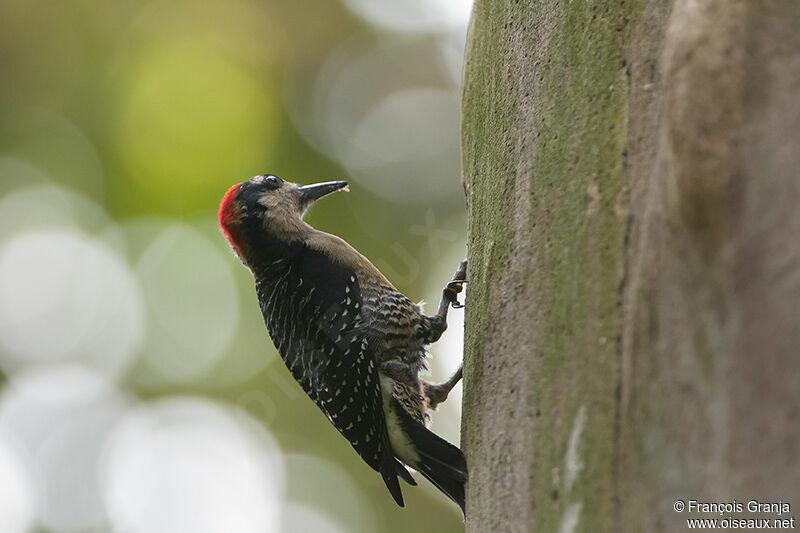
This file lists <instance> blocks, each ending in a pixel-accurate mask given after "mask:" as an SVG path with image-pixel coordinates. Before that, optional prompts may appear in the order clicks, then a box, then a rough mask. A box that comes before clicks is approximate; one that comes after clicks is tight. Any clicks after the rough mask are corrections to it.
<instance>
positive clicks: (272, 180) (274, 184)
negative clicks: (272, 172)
mask: <svg viewBox="0 0 800 533" xmlns="http://www.w3.org/2000/svg"><path fill="white" fill-rule="evenodd" d="M281 181H282V180H281V179H280V178H279V177H277V176H267V177H266V178H264V183H265V184H266V185H267V187H269V188H270V189H277V188H278V187H280V185H281Z"/></svg>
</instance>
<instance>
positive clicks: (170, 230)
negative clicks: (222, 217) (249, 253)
mask: <svg viewBox="0 0 800 533" xmlns="http://www.w3.org/2000/svg"><path fill="white" fill-rule="evenodd" d="M233 263H234V262H233V261H231V260H230V257H228V256H226V255H225V254H223V253H222V251H221V250H220V249H219V248H218V247H215V246H213V245H212V244H211V243H210V242H209V241H208V239H206V238H205V237H204V236H203V235H202V234H201V233H200V232H198V231H197V230H195V229H193V228H191V227H190V226H187V225H184V224H177V223H176V224H173V225H171V226H167V227H166V228H165V229H163V230H162V231H161V232H160V233H159V234H158V235H157V236H156V237H155V239H153V241H152V242H151V243H150V244H149V246H148V247H147V249H146V250H145V251H144V253H143V254H142V256H141V257H140V259H139V261H138V263H137V266H136V271H137V273H138V275H139V280H140V282H141V285H142V287H143V290H144V295H145V301H146V303H147V308H148V311H149V328H148V329H149V332H150V335H149V337H148V340H147V343H146V346H145V351H144V358H145V360H146V362H147V364H148V368H150V369H152V370H154V371H155V372H156V373H157V374H158V375H159V376H160V377H161V378H162V379H164V380H166V381H167V382H171V383H174V382H189V381H192V380H196V379H199V378H200V377H202V376H204V375H205V374H206V373H207V372H208V371H209V370H210V369H211V368H212V367H213V366H214V365H215V364H217V363H219V362H220V361H221V360H222V358H223V357H224V355H225V350H226V349H227V347H228V346H229V344H230V342H231V339H232V337H233V334H234V332H235V330H236V327H237V325H238V323H239V299H238V291H237V287H236V284H235V283H234V279H233V274H232V273H231V267H232V266H235V265H234V264H233Z"/></svg>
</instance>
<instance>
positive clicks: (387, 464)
mask: <svg viewBox="0 0 800 533" xmlns="http://www.w3.org/2000/svg"><path fill="white" fill-rule="evenodd" d="M387 440H388V439H387ZM386 444H387V446H388V442H387V443H386ZM389 449H391V448H389ZM398 466H402V465H400V464H399V463H398V462H397V460H396V459H395V458H394V457H393V456H392V454H391V453H390V452H387V453H386V454H385V455H384V459H383V464H382V465H381V477H382V478H383V482H384V483H386V488H387V489H389V492H390V493H391V495H392V498H394V501H395V502H397V505H399V506H400V507H405V506H406V504H405V502H404V501H403V491H402V490H400V482H399V481H397V475H398V474H399V472H398V468H397V467H398ZM403 470H405V468H403ZM406 475H407V476H408V477H411V474H409V473H408V471H407V470H406ZM400 477H403V476H402V474H400ZM403 479H405V478H403Z"/></svg>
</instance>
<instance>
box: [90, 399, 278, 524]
mask: <svg viewBox="0 0 800 533" xmlns="http://www.w3.org/2000/svg"><path fill="white" fill-rule="evenodd" d="M103 463H104V474H103V479H104V486H105V491H104V495H105V498H106V506H107V509H108V514H109V518H110V522H111V526H112V528H113V529H114V530H115V531H125V532H129V533H139V532H141V533H161V532H164V533H182V532H186V533H205V532H209V533H216V532H219V531H225V532H226V533H228V532H229V533H249V532H253V533H257V532H258V533H261V532H263V531H277V529H278V525H279V521H280V516H279V513H280V498H281V494H282V490H283V483H284V481H283V479H284V478H283V475H284V474H283V466H282V462H281V458H280V454H279V451H278V448H277V445H276V444H275V443H274V441H273V440H272V438H271V437H270V436H269V435H268V434H267V433H266V432H265V431H264V430H263V429H261V427H260V426H259V425H258V424H257V423H256V422H254V421H253V420H251V419H248V418H245V417H244V416H243V415H241V414H239V413H237V414H233V413H232V412H231V411H230V410H229V409H226V408H224V407H222V406H220V405H217V404H215V403H212V402H210V401H208V400H203V399H199V398H189V397H183V398H170V399H167V400H161V401H158V402H154V403H151V404H145V405H143V406H142V407H140V408H139V409H137V410H135V411H133V412H132V413H131V414H130V415H129V416H127V417H125V418H124V419H123V420H121V421H120V423H119V426H118V427H117V429H116V431H115V432H114V434H113V435H112V437H111V438H110V439H109V440H108V443H107V449H106V452H105V454H104V461H103Z"/></svg>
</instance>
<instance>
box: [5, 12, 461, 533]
mask: <svg viewBox="0 0 800 533" xmlns="http://www.w3.org/2000/svg"><path fill="white" fill-rule="evenodd" d="M470 4H471V2H470V1H469V0H417V1H415V2H396V1H393V0H342V2H334V1H330V0H317V1H307V2H294V1H292V0H276V1H265V2H254V1H245V0H225V1H223V0H215V1H205V2H200V1H193V0H188V1H187V0H170V1H166V0H157V1H151V2H96V1H88V0H83V1H81V0H74V1H67V2H52V1H49V2H48V1H39V0H31V1H21V0H6V1H4V2H2V3H0V116H2V120H1V121H0V530H2V531H3V532H6V533H16V532H29V531H37V532H38V531H51V532H61V531H65V532H78V531H80V532H94V531H98V532H100V531H125V532H148V533H150V532H161V531H163V532H180V531H187V532H204V531H209V532H217V531H224V532H250V531H253V532H264V531H282V532H295V531H315V532H328V531H332V532H340V531H341V532H349V531H356V532H361V531H363V532H393V531H410V530H413V531H415V532H418V533H421V532H426V531H432V532H433V531H436V532H447V531H460V530H462V529H463V524H462V522H461V517H460V513H459V512H458V510H457V507H456V506H455V505H454V504H452V503H451V502H449V500H447V499H446V498H445V497H443V496H441V495H440V494H439V493H438V492H437V491H436V490H435V489H434V488H433V487H432V486H430V484H428V483H427V482H425V481H424V480H422V479H421V477H420V476H418V475H417V476H416V477H417V478H418V479H419V480H420V486H419V487H416V488H412V487H407V486H405V485H404V492H405V495H406V505H407V508H406V510H401V509H398V508H397V507H396V506H395V504H394V503H393V501H392V499H391V498H390V497H389V495H388V493H387V491H386V489H385V488H384V486H383V483H382V481H381V479H380V477H379V475H378V474H376V473H374V472H373V471H371V470H370V469H369V468H368V467H367V466H366V465H364V464H363V463H362V461H361V460H360V459H359V458H358V457H357V456H356V454H355V452H353V450H352V449H351V448H350V446H349V445H348V444H347V443H346V441H345V440H344V439H342V438H341V437H340V436H339V434H338V433H337V432H336V431H335V430H334V429H333V427H332V426H331V425H330V424H329V423H328V421H327V420H326V419H325V418H324V416H322V414H321V413H320V412H319V411H318V410H317V408H316V407H315V406H314V405H313V404H312V403H311V401H310V400H308V399H307V398H306V397H305V395H303V393H302V392H301V390H300V389H299V387H298V386H297V385H296V384H295V383H294V382H293V380H292V379H291V377H290V376H289V374H288V372H287V371H286V369H285V368H284V366H283V363H282V362H281V361H280V359H279V358H278V356H277V354H276V353H275V351H274V348H273V347H272V344H271V342H270V341H269V339H268V337H267V334H266V330H265V328H264V325H263V323H262V319H261V316H260V312H259V309H258V305H257V301H256V297H255V292H254V290H253V282H252V278H251V276H250V274H249V272H247V271H246V270H245V269H244V268H243V267H242V266H241V265H240V264H239V263H238V261H237V260H236V259H235V258H234V256H233V255H232V254H231V253H230V251H229V250H228V248H227V245H226V243H225V242H224V239H223V238H222V237H221V236H220V235H219V233H218V230H217V228H216V209H217V205H218V202H219V200H220V198H221V197H222V195H223V194H224V192H225V191H226V190H227V188H228V187H229V186H230V185H232V184H234V183H236V182H240V181H243V180H245V179H247V178H249V177H251V176H253V175H255V174H260V173H265V172H269V173H273V174H277V175H279V176H282V177H284V178H287V179H290V180H292V181H297V182H300V183H312V182H316V181H326V180H331V179H347V180H348V181H349V182H350V184H351V192H350V193H348V194H337V195H334V196H332V197H331V198H329V199H326V200H324V201H322V202H320V204H319V205H318V206H316V207H315V208H314V209H313V211H312V212H311V213H310V215H309V217H308V220H309V222H310V223H311V224H312V225H314V226H316V227H318V228H321V229H323V230H325V231H330V232H332V233H336V234H338V235H340V236H342V237H343V238H345V239H346V240H348V241H349V242H350V243H351V244H353V245H354V246H355V247H356V248H357V249H359V250H360V251H361V252H362V253H364V254H365V255H367V257H369V258H370V259H372V260H373V262H374V263H376V264H377V265H378V267H379V268H381V269H382V270H383V271H384V273H385V274H386V275H387V276H388V277H389V278H390V279H391V280H392V281H393V282H394V283H395V285H396V286H397V287H398V288H399V289H400V290H401V291H403V292H404V293H405V294H406V295H408V296H409V297H410V298H412V299H414V300H421V299H425V300H427V301H428V302H430V304H429V310H430V312H433V311H432V309H433V307H434V306H435V304H436V302H438V297H439V294H440V292H441V288H442V286H443V283H444V282H445V281H446V280H447V279H449V276H450V275H451V274H452V272H453V270H454V269H455V267H456V266H457V263H458V261H459V259H461V258H462V257H464V255H465V248H464V242H465V234H466V220H465V210H464V201H463V198H464V197H463V192H462V190H461V185H460V166H459V106H460V104H459V95H460V87H459V84H460V79H461V62H462V59H463V46H464V39H465V32H466V25H467V22H468V18H469V12H470V8H471V5H470ZM451 316H452V319H451V325H450V329H449V330H448V332H447V333H446V336H445V338H443V340H442V341H440V342H439V343H438V344H437V345H435V346H434V347H433V350H432V352H433V358H432V360H431V369H432V375H433V379H434V380H443V379H445V378H446V377H447V376H448V375H449V374H450V373H451V372H452V371H453V370H455V368H456V366H457V364H458V361H459V360H460V357H461V330H462V324H463V322H461V321H462V320H463V316H462V314H461V312H458V311H456V312H453V313H451ZM460 402H461V397H460V386H459V387H458V389H456V391H455V392H454V394H453V395H452V396H451V400H450V401H449V402H448V403H446V404H445V405H443V406H442V407H440V409H439V411H438V412H437V413H436V415H435V417H434V422H433V429H434V431H436V432H437V433H439V434H441V435H443V436H445V437H446V438H448V439H449V440H451V441H453V442H456V443H457V442H458V435H459V433H458V432H459V417H460Z"/></svg>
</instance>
